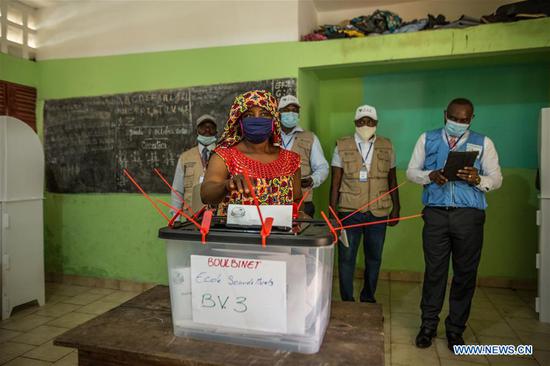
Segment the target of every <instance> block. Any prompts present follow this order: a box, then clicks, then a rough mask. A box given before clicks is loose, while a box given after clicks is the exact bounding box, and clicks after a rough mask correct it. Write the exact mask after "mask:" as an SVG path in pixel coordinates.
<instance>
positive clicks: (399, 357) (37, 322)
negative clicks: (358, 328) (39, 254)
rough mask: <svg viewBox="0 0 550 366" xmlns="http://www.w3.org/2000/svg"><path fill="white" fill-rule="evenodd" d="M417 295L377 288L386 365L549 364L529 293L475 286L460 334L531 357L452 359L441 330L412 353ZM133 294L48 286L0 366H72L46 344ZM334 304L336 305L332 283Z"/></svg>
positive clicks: (9, 331)
mask: <svg viewBox="0 0 550 366" xmlns="http://www.w3.org/2000/svg"><path fill="white" fill-rule="evenodd" d="M360 285H361V281H356V285H355V290H356V292H357V293H358V292H359V291H360ZM420 292H421V284H419V283H410V282H396V281H392V282H389V281H380V283H379V287H378V291H377V296H376V297H377V300H378V302H379V303H381V304H382V306H383V309H384V318H385V321H384V329H385V336H386V340H385V347H386V365H407V366H415V365H422V366H427V365H436V366H468V365H510V366H512V365H513V366H521V365H544V366H550V325H549V324H543V323H540V322H538V321H537V320H536V313H535V312H534V296H535V293H534V292H532V291H513V290H507V289H494V288H483V287H480V288H478V289H477V290H476V294H475V297H474V305H473V307H472V312H471V315H470V321H469V322H468V328H467V329H466V332H465V333H464V337H465V339H466V341H467V342H468V343H476V344H532V345H533V346H534V349H535V354H534V356H533V357H480V356H475V357H474V356H468V357H465V356H455V355H453V354H451V352H450V351H449V350H448V349H447V344H446V339H445V329H444V327H440V328H439V330H438V338H437V339H436V340H435V344H434V345H433V346H432V347H430V348H428V349H424V350H421V349H418V348H416V347H415V346H414V338H415V336H416V333H417V332H418V327H419V321H420V317H419V314H420V311H419V308H418V304H419V302H420ZM135 295H137V293H136V292H128V291H115V290H106V289H98V288H91V287H83V286H71V285H61V284H54V283H48V284H47V286H46V305H45V306H43V307H41V308H39V307H37V306H34V307H27V308H25V309H21V310H19V311H17V312H16V313H15V314H14V315H13V316H12V317H11V318H10V319H9V320H7V321H3V322H1V323H0V365H9V366H25V365H29V366H34V365H36V366H41V365H63V366H70V365H77V354H76V352H75V351H74V350H73V349H70V348H64V347H57V346H54V345H53V344H52V339H53V338H55V337H56V336H57V335H59V334H61V333H63V332H64V331H66V330H67V329H70V328H73V327H75V326H77V325H79V324H82V323H83V322H86V321H88V320H89V319H92V318H93V317H95V316H97V315H98V314H101V313H103V312H105V311H108V310H109V309H111V308H113V307H115V306H117V305H119V304H121V303H123V302H124V301H126V300H128V299H130V298H132V297H133V296H135ZM358 297H359V296H358V295H357V296H356V298H358ZM334 299H339V294H338V284H337V283H336V284H335V286H334ZM447 309H448V304H447V303H446V304H445V305H444V308H443V311H442V314H441V318H443V319H444V318H445V316H446V312H447Z"/></svg>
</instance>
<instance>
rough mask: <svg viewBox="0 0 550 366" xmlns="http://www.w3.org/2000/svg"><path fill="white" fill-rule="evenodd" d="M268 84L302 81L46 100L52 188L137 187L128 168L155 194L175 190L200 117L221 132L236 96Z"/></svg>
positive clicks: (278, 92)
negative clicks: (179, 167)
mask: <svg viewBox="0 0 550 366" xmlns="http://www.w3.org/2000/svg"><path fill="white" fill-rule="evenodd" d="M252 89H266V90H270V91H272V92H273V93H274V95H275V96H276V97H277V98H280V97H282V96H283V95H286V94H295V93H296V79H293V78H290V79H276V80H262V81H254V82H242V83H232V84H220V85H209V86H198V87H191V88H182V89H170V90H156V91H147V92H136V93H128V94H117V95H108V96H98V97H85V98H70V99H56V100H47V101H46V102H45V106H44V145H45V153H46V184H47V190H48V191H49V192H54V193H109V192H112V193H116V192H136V189H135V187H134V186H133V185H132V184H131V183H130V182H129V181H128V179H127V178H126V177H125V176H124V175H123V169H124V168H126V169H128V171H129V172H130V173H131V174H132V175H133V176H134V177H135V178H136V180H137V182H138V183H139V184H140V185H141V186H142V187H143V188H144V189H145V190H146V191H147V192H151V193H168V192H169V189H168V188H167V187H166V186H165V185H164V184H163V183H162V181H161V180H160V179H159V178H158V177H157V176H156V175H155V174H154V173H153V169H154V168H158V169H159V170H160V171H161V172H162V173H163V175H164V176H165V177H167V179H168V181H170V182H172V179H173V175H174V171H175V168H176V164H177V161H178V158H179V155H180V154H181V153H182V152H183V151H185V150H187V149H189V148H191V147H192V146H195V145H196V131H195V126H194V123H193V121H194V120H195V119H196V118H198V117H200V116H201V115H203V114H205V113H208V114H210V115H212V116H214V117H215V118H216V120H217V124H218V130H219V132H220V133H221V131H222V130H223V126H224V125H225V121H226V120H227V116H228V114H229V108H230V107H231V104H232V103H233V100H234V98H235V97H236V96H237V95H239V94H241V93H243V92H245V91H247V90H252Z"/></svg>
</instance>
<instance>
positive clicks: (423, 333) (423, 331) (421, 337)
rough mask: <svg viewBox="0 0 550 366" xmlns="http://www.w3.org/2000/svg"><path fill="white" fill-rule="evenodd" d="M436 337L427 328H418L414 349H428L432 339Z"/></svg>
mask: <svg viewBox="0 0 550 366" xmlns="http://www.w3.org/2000/svg"><path fill="white" fill-rule="evenodd" d="M435 336H436V332H435V331H433V330H431V329H428V328H424V327H422V328H420V332H418V335H417V336H416V342H415V343H416V347H418V348H428V347H430V346H431V345H432V338H433V337H435Z"/></svg>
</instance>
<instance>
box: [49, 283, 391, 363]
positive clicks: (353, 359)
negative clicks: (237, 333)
mask: <svg viewBox="0 0 550 366" xmlns="http://www.w3.org/2000/svg"><path fill="white" fill-rule="evenodd" d="M382 323H383V318H382V308H381V306H380V305H375V304H364V303H345V302H339V301H334V302H333V303H332V314H331V319H330V323H329V326H328V329H327V333H326V335H325V338H324V341H323V344H322V346H321V350H320V351H319V353H317V354H314V355H306V354H301V353H291V352H283V351H274V350H270V349H264V348H252V347H243V346H235V345H230V344H224V343H216V342H205V341H198V340H193V339H189V338H183V337H176V336H174V333H173V329H172V319H171V310H170V294H169V291H168V287H166V286H156V287H154V288H152V289H150V290H148V291H146V292H144V293H143V294H141V295H138V296H136V297H135V298H133V299H132V300H130V301H128V302H126V303H124V304H122V305H120V306H118V307H116V308H114V309H112V310H110V311H108V312H107V313H105V314H103V315H100V316H98V317H97V318H94V319H92V320H90V321H88V322H87V323H84V324H82V325H80V326H78V327H76V328H74V329H71V330H69V331H67V332H66V333H64V334H62V335H61V336H59V337H57V338H56V339H55V341H54V344H55V345H58V346H65V347H73V348H77V349H78V364H79V365H85V366H88V365H98V366H102V365H105V366H106V365H109V366H114V365H128V366H130V365H131V366H141V365H159V366H160V365H163V366H171V365H180V366H181V365H185V366H202V365H209V366H212V365H257V366H264V365H265V366H267V365H270V366H271V365H274V364H277V365H279V366H286V365H288V366H290V365H292V366H295V365H376V366H382V365H384V327H383V325H382Z"/></svg>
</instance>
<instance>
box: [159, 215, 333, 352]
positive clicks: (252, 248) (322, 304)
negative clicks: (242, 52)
mask: <svg viewBox="0 0 550 366" xmlns="http://www.w3.org/2000/svg"><path fill="white" fill-rule="evenodd" d="M159 237H160V238H162V239H164V240H165V241H166V254H167V258H168V271H169V276H168V277H169V283H170V300H171V307H172V320H173V325H174V334H175V335H176V336H184V337H191V338H196V339H201V340H209V341H220V342H227V343H233V344H239V345H245V346H257V347H267V348H273V349H279V350H284V351H291V352H301V353H316V352H317V351H319V348H320V346H321V343H322V341H323V337H324V334H325V331H326V328H327V325H328V322H329V317H330V304H331V289H332V268H333V259H334V245H333V244H332V241H333V236H332V235H331V233H330V231H329V229H328V228H327V226H326V224H325V223H324V222H315V221H307V222H305V221H304V222H299V223H295V224H294V225H293V227H292V229H291V230H277V228H273V230H272V232H271V234H270V236H269V237H268V238H267V243H266V245H265V246H262V244H261V239H260V235H259V230H258V228H253V227H249V228H242V227H241V228H235V227H228V226H226V225H225V222H224V221H223V219H222V218H217V217H214V218H213V220H212V225H211V228H210V231H209V233H208V236H207V242H206V243H204V244H203V243H202V242H201V240H202V235H201V233H200V231H199V230H197V228H196V227H195V226H194V225H193V224H191V223H183V224H177V225H176V226H174V227H173V228H170V227H166V228H162V229H160V231H159Z"/></svg>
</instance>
